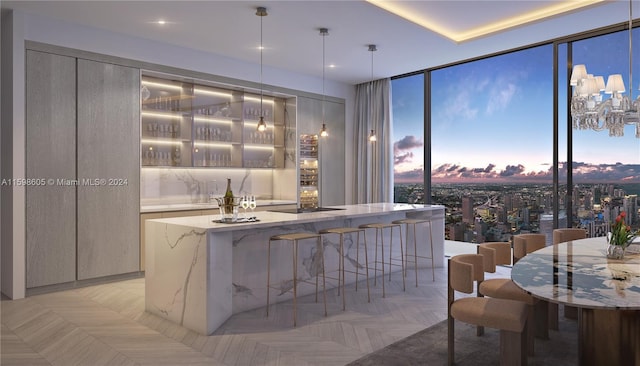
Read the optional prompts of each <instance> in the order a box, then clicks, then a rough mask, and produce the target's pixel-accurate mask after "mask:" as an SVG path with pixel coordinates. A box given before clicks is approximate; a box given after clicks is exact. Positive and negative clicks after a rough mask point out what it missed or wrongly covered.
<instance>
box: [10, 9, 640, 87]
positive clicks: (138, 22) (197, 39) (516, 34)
mask: <svg viewBox="0 0 640 366" xmlns="http://www.w3.org/2000/svg"><path fill="white" fill-rule="evenodd" d="M571 1H572V2H575V1H576V0H571ZM561 2H562V1H558V0H542V1H540V0H538V1H525V0H511V1H506V0H501V1H485V0H481V1H477V0H476V1H456V0H449V1H427V0H425V1H415V0H414V1H395V3H396V4H400V5H403V6H405V7H408V11H409V13H410V14H414V15H415V14H418V15H422V16H424V17H426V18H427V19H430V21H431V22H432V23H438V24H439V25H440V26H441V27H445V28H447V29H450V30H452V31H456V32H462V31H465V30H468V28H470V27H471V28H474V27H480V26H483V25H485V24H488V23H492V22H498V21H502V20H504V19H507V18H510V17H513V16H516V15H519V14H522V13H528V12H531V11H533V10H539V9H540V8H541V7H547V6H553V5H557V4H558V3H561ZM565 2H566V0H565ZM1 4H2V5H1V6H2V8H10V9H16V10H19V11H22V12H25V13H30V14H34V15H39V16H45V17H51V18H55V19H59V20H63V21H66V22H72V23H78V24H82V25H86V26H91V27H96V28H101V29H106V30H109V31H113V32H118V33H124V34H127V35H130V36H135V37H139V38H144V39H150V40H156V41H161V42H166V43H170V44H176V45H180V46H183V47H188V48H194V49H198V50H203V51H206V52H210V53H214V54H218V55H222V56H225V57H228V58H231V59H238V60H243V61H248V62H255V63H256V64H259V63H260V52H259V51H258V49H257V46H258V45H259V44H260V21H261V20H262V27H263V32H262V36H263V45H264V51H263V63H264V65H266V66H269V67H274V68H279V69H283V70H287V71H292V72H295V73H301V74H305V75H311V76H315V77H322V57H323V54H322V49H323V37H322V36H320V33H319V28H328V29H329V35H328V36H327V37H326V38H324V42H325V46H324V47H325V59H326V63H327V65H329V64H332V65H334V66H335V67H332V68H329V67H327V69H326V70H325V71H326V78H327V79H328V80H335V81H338V82H344V83H348V84H357V83H361V82H365V81H368V80H371V79H372V77H373V78H375V79H378V78H382V77H391V76H396V75H400V74H405V73H410V72H413V71H417V70H421V69H424V68H428V67H435V66H439V65H443V64H448V63H452V62H456V61H460V60H464V59H468V58H472V57H476V56H479V55H485V54H490V53H494V52H498V51H502V50H505V49H511V48H517V47H522V46H525V45H529V44H533V43H537V42H542V41H546V40H549V39H553V38H557V37H561V36H564V35H568V34H573V33H578V32H582V31H586V30H590V29H594V28H598V27H602V26H607V25H610V24H615V23H619V22H623V21H628V18H629V13H628V11H629V3H628V2H626V1H604V2H599V3H597V4H592V5H588V6H586V7H584V8H581V9H578V10H572V11H569V12H566V13H563V14H560V15H556V16H550V17H546V18H544V19H541V20H534V21H531V22H529V23H527V24H524V25H517V26H513V24H510V25H508V26H507V29H505V30H499V31H494V32H493V33H491V34H489V35H486V36H481V37H477V38H473V39H470V40H467V41H462V42H456V41H454V40H452V39H450V38H447V37H445V36H444V35H442V34H440V33H437V32H435V31H433V30H430V29H427V28H425V27H423V26H421V25H418V24H417V23H416V22H414V21H415V20H414V21H410V20H407V19H404V18H402V17H400V16H398V15H395V14H392V13H391V12H389V11H387V10H385V9H383V8H381V7H379V6H376V5H374V4H372V3H370V2H367V1H364V0H325V1H311V0H298V1H291V0H289V1H267V0H250V1H245V0H236V1H52V0H49V1H2V2H1ZM637 5H638V4H636V3H635V2H634V6H635V7H637ZM258 6H264V7H266V8H267V12H268V16H266V17H258V16H256V14H255V13H256V8H257V7H258ZM160 19H162V20H164V21H165V22H166V24H164V25H159V24H157V21H158V20H160ZM518 22H521V21H518ZM369 44H376V45H377V49H378V51H377V52H374V53H372V52H369V51H368V45H369ZM622 46H624V45H622ZM372 74H373V75H372Z"/></svg>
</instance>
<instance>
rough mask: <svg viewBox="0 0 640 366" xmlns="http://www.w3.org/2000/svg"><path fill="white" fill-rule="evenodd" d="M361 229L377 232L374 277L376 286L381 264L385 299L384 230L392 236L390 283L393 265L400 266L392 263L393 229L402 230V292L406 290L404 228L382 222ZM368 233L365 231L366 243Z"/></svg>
mask: <svg viewBox="0 0 640 366" xmlns="http://www.w3.org/2000/svg"><path fill="white" fill-rule="evenodd" d="M358 227H359V228H360V229H375V230H376V251H375V260H374V262H373V273H374V277H373V285H374V286H375V285H376V283H377V277H378V276H377V274H378V263H381V264H382V266H381V267H380V268H381V269H380V271H382V297H383V298H384V297H385V295H386V293H385V288H384V264H385V263H384V229H389V236H390V239H391V240H390V243H389V281H391V266H392V265H396V266H397V265H398V264H394V263H392V261H393V258H392V256H391V253H392V252H393V229H394V228H398V229H399V230H400V234H401V235H400V263H401V264H400V266H402V290H403V291H404V290H406V284H405V280H404V249H403V248H402V228H401V226H400V224H393V223H380V222H376V223H371V224H363V225H360V226H358ZM366 235H367V234H366V231H365V241H366V240H367V239H366ZM378 236H379V237H380V238H381V240H380V252H381V255H380V259H381V260H380V261H378Z"/></svg>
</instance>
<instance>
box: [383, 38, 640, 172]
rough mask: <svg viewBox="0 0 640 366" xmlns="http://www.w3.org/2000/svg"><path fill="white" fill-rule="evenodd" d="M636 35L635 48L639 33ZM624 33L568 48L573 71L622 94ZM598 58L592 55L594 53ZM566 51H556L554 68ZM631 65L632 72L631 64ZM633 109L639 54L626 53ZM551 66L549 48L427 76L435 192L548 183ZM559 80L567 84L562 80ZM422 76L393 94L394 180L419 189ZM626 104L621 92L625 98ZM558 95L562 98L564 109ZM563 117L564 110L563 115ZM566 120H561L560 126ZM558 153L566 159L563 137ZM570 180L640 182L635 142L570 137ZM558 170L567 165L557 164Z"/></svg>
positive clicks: (583, 134)
mask: <svg viewBox="0 0 640 366" xmlns="http://www.w3.org/2000/svg"><path fill="white" fill-rule="evenodd" d="M636 33H637V37H638V38H634V39H640V31H637V32H634V36H635V35H636ZM625 42H626V44H628V36H627V33H626V32H621V33H617V34H614V35H608V36H603V37H599V38H597V39H590V40H585V41H580V42H575V43H574V50H573V58H574V64H577V63H584V64H586V65H587V71H588V72H589V73H593V74H595V75H603V76H604V77H605V81H606V78H607V76H608V75H609V74H613V73H620V74H622V75H623V78H624V79H625V82H626V84H627V85H628V84H629V75H628V74H629V73H628V63H629V60H628V58H629V56H628V49H624V48H622V47H619V45H620V44H625ZM596 49H597V50H598V52H595V51H594V50H596ZM566 54H567V52H566V47H564V48H562V47H561V48H560V57H561V61H560V62H559V63H562V60H563V57H564V59H566ZM636 61H637V62H636ZM634 65H638V66H636V68H635V69H636V70H639V71H638V76H637V77H636V78H634V84H635V85H636V87H635V88H634V91H633V92H634V94H633V97H634V99H635V98H636V97H637V96H638V95H640V91H638V87H637V86H638V82H639V81H640V50H636V49H634ZM552 77H553V59H552V47H551V46H550V45H546V46H540V47H536V48H532V49H528V50H525V51H521V52H516V53H512V54H507V55H502V56H498V57H492V58H489V59H484V60H480V61H475V62H471V63H467V64H462V65H458V66H453V67H448V68H445V69H441V70H436V71H433V72H432V74H431V85H432V90H433V94H432V95H431V103H432V111H433V112H432V152H433V155H432V157H431V159H432V169H431V170H432V179H433V182H434V183H437V182H456V181H459V182H482V181H487V182H498V181H510V182H513V181H521V182H531V181H543V182H544V181H547V182H549V183H550V182H551V181H552V175H551V174H552V171H551V163H552V162H553V156H552V151H553V140H552V138H553V114H552V113H553V94H552V90H553V79H552ZM560 77H561V79H560V80H565V78H566V76H565V75H564V74H563V75H560ZM423 85H424V79H423V76H422V75H417V76H412V77H407V78H402V79H395V80H393V84H392V95H393V121H394V122H393V125H394V141H395V144H394V146H395V156H396V164H395V180H396V182H398V183H405V182H414V181H415V182H422V171H423V169H424V160H423V155H422V150H423V149H424V136H423V131H422V121H423V105H424V103H423V92H422V90H423ZM626 94H627V95H628V91H627V93H626ZM565 98H566V96H565V95H562V94H561V95H560V100H564V99H565ZM561 109H563V108H561ZM564 120H566V117H564V116H561V121H564ZM561 131H562V132H561V134H560V141H561V142H560V153H561V154H562V153H563V152H564V151H566V148H565V147H566V128H562V129H561ZM573 139H574V141H573V146H574V151H573V161H574V179H575V180H576V182H580V181H586V180H588V181H620V180H627V181H633V180H635V181H636V182H639V181H640V139H637V138H635V127H634V126H631V125H627V126H626V128H625V136H624V137H609V136H608V131H606V130H605V131H601V132H595V131H579V130H574V131H573ZM559 160H560V162H566V161H567V158H566V156H563V155H560V158H559Z"/></svg>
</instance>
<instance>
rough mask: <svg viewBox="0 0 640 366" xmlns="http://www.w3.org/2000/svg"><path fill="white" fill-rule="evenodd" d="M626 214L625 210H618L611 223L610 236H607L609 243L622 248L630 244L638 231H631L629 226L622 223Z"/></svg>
mask: <svg viewBox="0 0 640 366" xmlns="http://www.w3.org/2000/svg"><path fill="white" fill-rule="evenodd" d="M626 215H627V213H626V212H624V211H622V212H620V215H618V217H616V221H615V223H614V224H613V225H611V236H609V245H617V246H621V247H622V248H626V247H627V246H629V244H631V242H632V241H633V239H634V238H635V237H636V236H637V235H638V232H637V231H636V232H634V231H631V227H629V226H627V224H625V223H624V218H625V216H626Z"/></svg>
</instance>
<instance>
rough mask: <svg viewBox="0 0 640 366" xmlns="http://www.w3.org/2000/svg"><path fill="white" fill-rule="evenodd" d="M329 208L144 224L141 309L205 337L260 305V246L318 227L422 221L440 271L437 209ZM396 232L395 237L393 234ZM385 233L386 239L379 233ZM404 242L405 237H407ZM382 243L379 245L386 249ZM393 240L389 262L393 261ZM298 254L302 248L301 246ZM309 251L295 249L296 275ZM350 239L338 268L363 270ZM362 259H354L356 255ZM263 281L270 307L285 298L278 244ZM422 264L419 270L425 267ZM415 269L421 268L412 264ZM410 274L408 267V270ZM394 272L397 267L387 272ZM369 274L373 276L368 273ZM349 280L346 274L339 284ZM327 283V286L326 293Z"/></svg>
mask: <svg viewBox="0 0 640 366" xmlns="http://www.w3.org/2000/svg"><path fill="white" fill-rule="evenodd" d="M332 207H333V208H337V210H329V211H319V212H305V213H299V214H295V213H284V212H268V211H267V212H264V211H261V212H256V213H255V216H257V219H258V220H259V221H256V222H241V223H233V224H224V223H216V222H215V221H216V220H218V219H219V215H203V216H190V217H179V218H168V219H155V220H147V221H146V240H145V247H146V253H147V254H146V273H145V308H146V310H147V311H149V312H151V313H153V314H156V315H158V316H160V317H163V318H165V319H168V320H171V321H173V322H176V323H178V324H180V325H182V326H184V327H186V328H189V329H192V330H194V331H197V332H199V333H201V334H212V333H213V332H214V331H215V330H216V329H217V328H218V327H219V326H220V325H222V324H223V323H224V322H225V321H226V320H227V319H228V318H229V317H230V316H231V315H233V314H235V313H239V312H243V311H246V310H250V309H255V308H259V307H264V306H265V305H266V292H267V291H266V277H267V276H266V272H267V263H266V258H267V243H268V240H269V237H271V236H272V235H276V234H283V233H290V232H298V231H306V232H318V231H320V230H322V229H325V228H331V227H339V226H349V227H356V226H358V225H361V224H366V223H372V222H391V221H393V220H397V219H401V218H405V217H408V218H430V219H431V220H432V226H433V241H434V242H433V249H434V257H435V258H436V260H435V263H436V267H442V266H444V206H440V205H411V204H394V203H372V204H359V205H346V206H332ZM395 233H396V234H397V231H395ZM387 235H388V234H387ZM416 235H417V236H418V245H419V248H418V255H427V253H428V252H427V251H428V250H429V247H428V239H427V240H424V239H422V238H428V237H429V233H428V228H427V227H419V228H418V233H417V234H416ZM410 239H411V236H410ZM388 240H389V238H386V239H385V242H386V243H388ZM367 241H368V244H369V248H368V251H369V258H370V260H369V267H370V268H371V267H373V260H372V259H371V258H373V254H374V250H375V248H374V244H375V235H374V233H373V232H368V233H367ZM396 243H399V240H398V238H395V240H394V250H393V256H394V257H397V258H400V248H399V245H397V244H396ZM301 248H302V247H301ZM323 248H324V251H325V267H326V269H327V271H328V272H330V271H335V270H337V268H338V256H339V254H338V253H339V251H338V248H339V242H338V237H337V236H336V237H333V236H331V237H325V238H324V240H323ZM315 252H316V250H315V246H314V245H309V246H308V247H305V249H304V250H301V251H300V259H299V265H298V275H299V276H300V277H301V278H303V279H312V278H314V276H315V271H313V270H312V269H313V268H317V265H318V263H317V261H318V260H319V257H318V256H315V255H314V254H315ZM355 253H356V243H355V236H354V237H353V240H351V238H350V237H346V238H345V250H344V256H345V266H346V269H347V270H350V269H351V270H353V269H354V268H355V267H354V266H361V267H362V266H364V262H363V261H362V260H361V261H360V263H358V262H357V261H356V259H355V258H356V254H355ZM360 258H362V256H360ZM271 260H272V267H271V278H272V279H274V278H276V279H281V284H282V288H281V291H280V292H279V293H278V294H277V296H272V303H273V302H281V301H286V300H289V299H291V294H290V292H289V291H287V290H289V289H290V288H291V286H292V279H291V268H290V265H291V264H290V263H291V250H290V247H288V246H285V245H282V246H280V245H276V246H274V248H272V254H271ZM430 262H431V261H430V260H425V261H424V265H425V266H430ZM420 266H422V263H421V264H420ZM410 269H411V268H410ZM395 270H397V271H400V267H397V268H395ZM370 275H373V271H372V270H370ZM349 280H351V281H353V276H347V282H348V281H349ZM331 286H335V282H334V283H332V282H330V281H327V288H331ZM314 291H315V287H314V286H312V285H308V284H304V283H299V284H298V296H301V295H305V294H309V293H313V292H314Z"/></svg>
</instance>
